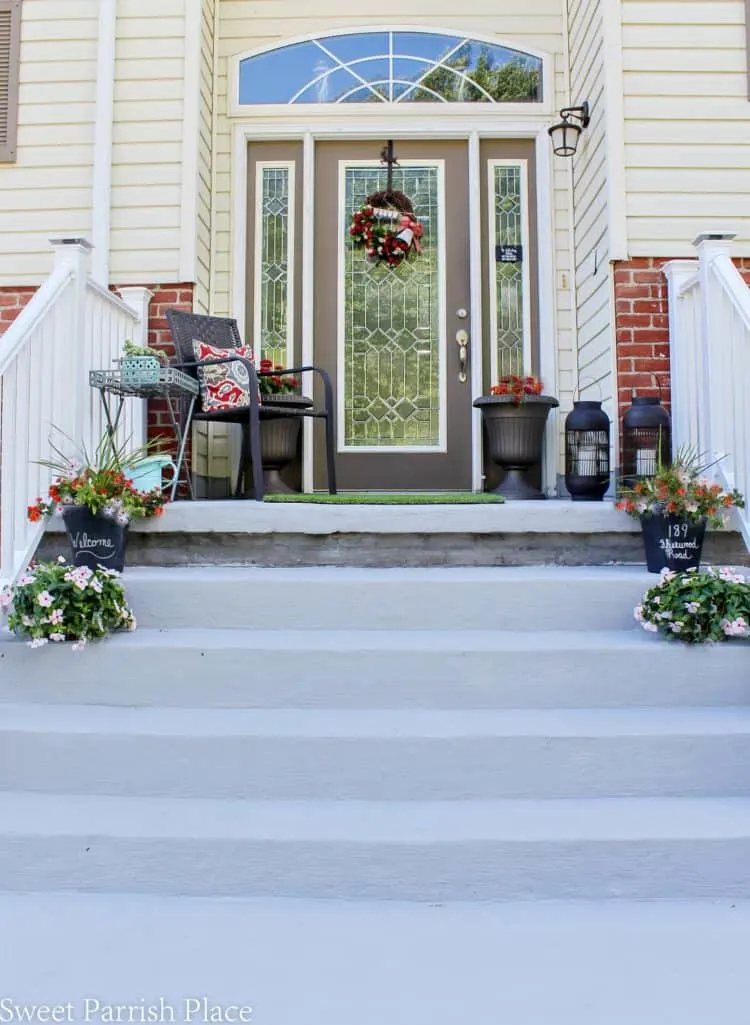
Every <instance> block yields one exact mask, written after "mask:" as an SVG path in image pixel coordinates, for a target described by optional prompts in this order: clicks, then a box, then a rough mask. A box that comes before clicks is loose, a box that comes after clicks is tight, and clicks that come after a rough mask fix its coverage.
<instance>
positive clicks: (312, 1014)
mask: <svg viewBox="0 0 750 1025" xmlns="http://www.w3.org/2000/svg"><path fill="white" fill-rule="evenodd" d="M0 921H2V923H3V929H2V932H0V999H2V1000H3V1003H0V1008H3V1009H4V1008H5V1006H6V1003H5V1001H8V1002H9V1004H10V1003H13V1004H16V1005H23V1004H26V1005H27V1006H28V1005H29V1004H37V1005H38V1004H40V1003H51V1004H63V1005H65V1004H70V1014H69V1016H67V1017H65V1018H62V1019H60V1018H58V1020H65V1021H73V1022H83V1021H87V1020H88V1021H92V1022H102V1021H118V1020H119V1021H138V1022H141V1021H147V1020H149V1019H148V1018H147V1017H146V1013H147V1011H148V1009H149V1007H151V1006H154V1007H155V1010H156V1016H155V1017H152V1018H151V1019H150V1020H152V1021H173V1022H183V1021H192V1022H205V1021H222V1020H223V1021H227V1020H234V1021H238V1020H245V1021H250V1022H251V1023H253V1025H457V1023H467V1025H469V1023H470V1025H746V1023H747V1021H748V1011H747V1008H748V1004H749V1003H750V976H748V973H747V950H748V949H750V903H748V902H745V903H736V904H735V903H731V902H721V903H695V902H685V903H683V902H676V903H665V902H655V903H618V904H610V903H606V902H603V903H601V902H600V903H547V904H545V903H541V904H535V905H530V904H523V905H518V904H512V903H511V904H486V905H462V904H447V905H434V906H421V907H416V906H413V905H408V904H391V905H388V906H384V905H376V904H348V903H328V902H323V903H315V902H310V901H289V902H278V901H276V902H275V901H237V900H225V901H217V900H194V899H193V900H191V899H182V898H180V899H170V898H158V899H157V898H144V897H132V896H127V897H125V896H122V897H121V896H70V895H57V894H52V895H46V896H36V895H32V896H9V895H0ZM87 998H88V1000H89V1001H90V1003H89V1004H88V1011H89V1015H88V1017H87V1016H86V1010H87V1005H86V1003H85V1001H86V999H87ZM160 998H161V999H160ZM115 1004H116V1005H129V1006H131V1007H132V1008H133V1010H132V1012H130V1016H129V1017H127V1016H126V1017H122V1016H120V1017H119V1018H116V1017H112V1016H110V1017H107V1016H106V1015H107V1008H108V1005H115ZM228 1005H242V1006H247V1007H252V1013H251V1014H249V1013H246V1014H245V1016H244V1018H242V1019H241V1018H239V1016H238V1010H237V1008H232V1009H231V1010H230V1009H229V1007H228ZM212 1006H213V1007H214V1008H216V1007H217V1006H218V1007H223V1008H224V1012H225V1014H227V1015H229V1016H231V1015H234V1018H230V1017H228V1016H225V1017H223V1018H222V1017H218V1016H217V1013H218V1012H217V1011H216V1010H214V1011H212V1010H211V1008H212ZM125 1013H127V1008H124V1009H123V1011H122V1012H121V1014H125ZM110 1014H111V1012H110ZM211 1015H213V1016H211ZM2 1020H3V1021H9V1020H19V1018H17V1017H16V1018H13V1019H11V1018H8V1017H3V1018H2Z"/></svg>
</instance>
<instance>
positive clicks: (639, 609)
mask: <svg viewBox="0 0 750 1025" xmlns="http://www.w3.org/2000/svg"><path fill="white" fill-rule="evenodd" d="M633 615H634V616H635V619H636V621H637V622H638V623H642V622H643V606H642V605H636V607H635V608H634V609H633Z"/></svg>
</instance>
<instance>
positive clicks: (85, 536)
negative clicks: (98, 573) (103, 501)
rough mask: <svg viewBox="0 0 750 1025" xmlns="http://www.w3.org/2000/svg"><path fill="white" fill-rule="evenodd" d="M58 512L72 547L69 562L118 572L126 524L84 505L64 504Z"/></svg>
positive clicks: (123, 556)
mask: <svg viewBox="0 0 750 1025" xmlns="http://www.w3.org/2000/svg"><path fill="white" fill-rule="evenodd" d="M62 516H63V521H64V523H65V529H66V530H67V532H68V540H69V541H70V547H71V548H72V549H73V565H75V566H88V568H89V569H96V568H97V566H102V567H104V568H105V569H114V570H117V572H118V573H122V571H123V568H124V566H125V548H126V546H127V542H128V526H127V524H120V523H118V522H117V521H116V520H113V519H110V518H109V517H107V516H102V515H101V513H96V514H94V513H92V512H91V510H90V509H89V508H88V507H87V506H85V505H67V506H65V507H64V508H63V513H62Z"/></svg>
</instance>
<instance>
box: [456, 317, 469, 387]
mask: <svg viewBox="0 0 750 1025" xmlns="http://www.w3.org/2000/svg"><path fill="white" fill-rule="evenodd" d="M456 345H457V346H458V379H459V381H460V382H461V384H465V383H466V381H467V375H466V367H467V366H468V363H469V332H468V331H465V330H464V328H459V329H458V331H456Z"/></svg>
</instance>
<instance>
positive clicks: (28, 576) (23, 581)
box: [18, 573, 36, 587]
mask: <svg viewBox="0 0 750 1025" xmlns="http://www.w3.org/2000/svg"><path fill="white" fill-rule="evenodd" d="M35 580H36V577H35V576H34V575H33V573H22V574H21V576H20V577H19V578H18V586H19V587H26V586H27V585H28V584H33V583H34V581H35Z"/></svg>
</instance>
